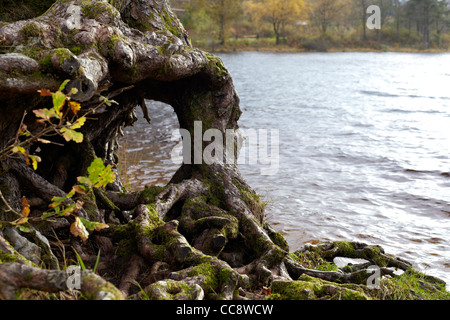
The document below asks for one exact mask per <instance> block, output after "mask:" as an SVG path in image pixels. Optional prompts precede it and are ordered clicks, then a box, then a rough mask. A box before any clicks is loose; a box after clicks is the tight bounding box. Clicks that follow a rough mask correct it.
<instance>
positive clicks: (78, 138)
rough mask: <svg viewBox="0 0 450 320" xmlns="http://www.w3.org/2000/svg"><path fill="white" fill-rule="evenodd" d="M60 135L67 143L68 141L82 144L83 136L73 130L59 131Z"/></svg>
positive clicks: (63, 129)
mask: <svg viewBox="0 0 450 320" xmlns="http://www.w3.org/2000/svg"><path fill="white" fill-rule="evenodd" d="M61 133H62V135H63V137H64V139H66V141H67V142H69V141H75V142H76V143H81V142H83V138H84V137H83V134H82V133H81V132H77V131H75V130H72V129H70V128H62V129H61Z"/></svg>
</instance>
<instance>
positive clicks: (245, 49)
mask: <svg viewBox="0 0 450 320" xmlns="http://www.w3.org/2000/svg"><path fill="white" fill-rule="evenodd" d="M193 47H195V48H198V49H200V50H202V51H206V52H211V53H233V52H279V53H284V52H286V53H335V52H375V53H382V52H394V53H450V49H436V48H432V49H416V48H408V47H399V48H395V47H389V48H384V49H376V48H369V47H362V48H352V47H345V48H339V47H331V48H327V49H326V50H307V49H304V48H299V47H291V46H287V45H278V46H276V45H274V46H261V47H258V46H233V45H225V46H217V47H205V46H201V45H194V46H193Z"/></svg>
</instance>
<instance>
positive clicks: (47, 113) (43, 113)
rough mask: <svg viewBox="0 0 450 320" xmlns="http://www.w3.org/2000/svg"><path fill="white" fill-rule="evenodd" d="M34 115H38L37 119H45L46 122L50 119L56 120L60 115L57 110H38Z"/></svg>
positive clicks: (34, 111)
mask: <svg viewBox="0 0 450 320" xmlns="http://www.w3.org/2000/svg"><path fill="white" fill-rule="evenodd" d="M33 113H34V114H35V115H36V117H38V118H41V119H44V120H50V118H56V117H58V115H57V114H56V112H55V109H50V110H49V109H47V108H44V109H37V110H33Z"/></svg>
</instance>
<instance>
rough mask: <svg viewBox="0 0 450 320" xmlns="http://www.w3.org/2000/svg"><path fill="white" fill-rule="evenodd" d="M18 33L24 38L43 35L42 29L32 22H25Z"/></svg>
mask: <svg viewBox="0 0 450 320" xmlns="http://www.w3.org/2000/svg"><path fill="white" fill-rule="evenodd" d="M19 33H21V34H22V35H23V36H24V37H25V38H34V37H42V35H43V33H42V30H41V29H39V26H38V25H37V24H36V23H34V22H31V23H28V24H26V25H25V26H24V27H23V28H22V29H21V30H20V31H19Z"/></svg>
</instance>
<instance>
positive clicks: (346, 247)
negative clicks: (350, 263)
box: [333, 241, 356, 257]
mask: <svg viewBox="0 0 450 320" xmlns="http://www.w3.org/2000/svg"><path fill="white" fill-rule="evenodd" d="M333 243H334V246H335V247H338V248H339V253H340V254H342V255H343V256H344V257H356V254H355V248H354V247H353V246H352V244H351V243H350V242H349V241H335V242H333Z"/></svg>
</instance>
